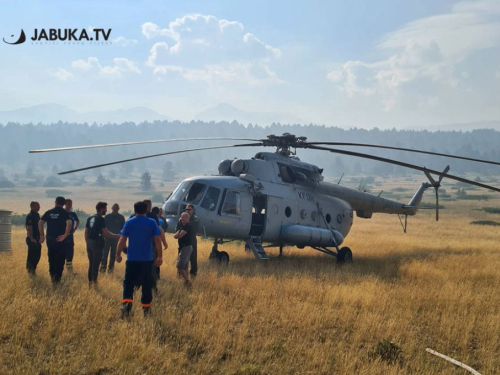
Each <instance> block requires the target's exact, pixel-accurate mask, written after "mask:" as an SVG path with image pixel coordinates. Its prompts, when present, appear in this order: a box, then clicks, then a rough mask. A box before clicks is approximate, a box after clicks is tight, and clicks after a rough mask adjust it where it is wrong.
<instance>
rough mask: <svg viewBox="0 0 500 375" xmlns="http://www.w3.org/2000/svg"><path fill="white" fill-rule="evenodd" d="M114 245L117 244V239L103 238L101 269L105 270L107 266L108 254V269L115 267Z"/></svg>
mask: <svg viewBox="0 0 500 375" xmlns="http://www.w3.org/2000/svg"><path fill="white" fill-rule="evenodd" d="M116 245H118V240H116V239H114V238H105V239H104V250H103V253H102V261H101V269H102V270H106V267H107V266H108V255H109V270H110V271H111V270H113V269H114V268H115V258H116Z"/></svg>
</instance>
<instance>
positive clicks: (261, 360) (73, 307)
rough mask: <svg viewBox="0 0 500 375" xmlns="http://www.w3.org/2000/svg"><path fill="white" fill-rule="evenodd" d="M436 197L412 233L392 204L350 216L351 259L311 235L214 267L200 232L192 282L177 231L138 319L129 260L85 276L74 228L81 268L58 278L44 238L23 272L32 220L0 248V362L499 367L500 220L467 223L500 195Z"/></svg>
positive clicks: (337, 368) (232, 249) (3, 365)
mask: <svg viewBox="0 0 500 375" xmlns="http://www.w3.org/2000/svg"><path fill="white" fill-rule="evenodd" d="M415 186H418V185H415V184H414V183H413V184H412V188H415ZM82 189H83V188H82ZM69 190H72V189H71V188H70V189H69ZM481 193H483V192H481ZM97 195H99V196H97ZM103 196H106V195H105V194H104V193H103ZM10 197H12V198H9V200H8V201H7V200H5V201H4V199H2V203H1V204H0V206H2V207H1V208H10V209H14V210H15V211H17V212H18V213H21V212H26V210H23V207H24V206H25V205H26V201H28V202H29V198H28V196H25V197H22V196H21V195H19V194H18V195H10ZM21 198H22V199H21ZM121 198H122V199H123V196H121ZM132 198H133V197H130V199H132ZM73 199H74V200H75V198H74V197H73ZM81 199H82V200H83V198H81ZM98 199H102V197H101V196H100V194H95V193H94V194H92V192H88V193H87V195H86V196H85V202H81V204H79V203H77V204H75V207H77V208H84V209H85V210H87V211H90V209H91V208H92V206H93V205H94V204H95V203H94V202H95V201H97V200H98ZM405 200H406V199H405ZM52 201H53V200H47V202H45V201H44V200H43V201H42V211H44V210H45V209H48V208H49V207H50V206H51V205H52ZM107 201H108V203H111V202H112V201H113V198H107ZM424 201H429V202H430V201H433V193H432V192H428V193H427V194H426V196H425V199H424ZM130 202H133V200H131V201H130ZM442 203H443V204H444V205H445V206H446V209H444V210H442V211H441V217H440V221H439V222H437V223H436V222H435V220H434V211H433V210H428V211H421V212H420V213H419V214H418V215H417V216H415V217H410V218H409V230H408V233H407V234H404V233H403V231H402V229H401V226H400V224H399V221H398V219H397V217H396V216H393V215H374V217H373V218H372V219H371V220H363V219H358V218H356V219H355V222H354V226H353V229H352V231H351V233H350V235H349V236H348V237H347V239H346V242H345V245H346V246H349V247H351V249H352V250H353V253H354V263H353V264H351V265H342V266H339V265H337V264H336V263H335V260H334V259H333V258H330V257H328V256H326V255H323V254H320V253H317V252H315V251H314V250H310V249H307V248H306V249H304V250H299V249H296V248H293V249H285V251H284V255H285V256H284V257H283V258H278V257H277V256H276V255H277V251H276V250H274V251H271V255H274V256H273V257H272V258H271V259H270V260H269V261H267V262H264V261H256V260H254V259H253V256H251V255H250V254H248V253H245V252H244V251H243V246H242V245H236V244H233V245H224V246H223V247H222V249H223V250H226V251H228V253H229V254H230V256H231V261H230V263H229V265H228V266H227V267H225V268H220V267H218V266H216V265H213V264H211V263H209V262H208V260H207V258H208V254H209V252H210V248H211V244H210V243H209V242H208V241H201V243H200V245H199V259H200V273H199V276H198V278H197V279H196V280H195V281H194V285H193V289H192V291H191V292H190V293H188V292H186V290H185V289H184V287H183V285H182V282H181V281H180V280H178V279H177V278H176V277H175V266H174V263H175V253H176V250H175V248H176V247H175V242H174V240H173V238H171V237H169V238H168V242H169V244H170V246H171V248H170V250H169V251H167V254H166V256H165V257H164V259H165V263H164V266H163V267H162V279H161V280H160V283H159V292H158V295H157V296H156V297H155V299H154V301H153V313H152V316H151V317H150V318H147V319H144V317H143V316H142V311H140V310H141V309H140V306H139V304H137V305H136V306H134V312H135V314H134V315H133V317H132V319H131V321H130V322H124V321H121V320H120V316H119V312H120V301H121V292H122V289H121V280H122V277H123V272H124V265H123V263H122V264H119V265H117V267H116V269H115V273H114V274H113V275H100V279H99V285H98V286H97V288H95V289H89V288H88V284H87V280H86V270H87V264H88V261H87V258H86V253H85V249H84V246H83V238H82V236H83V234H82V232H81V231H78V233H77V234H76V241H77V245H76V251H75V252H76V255H75V261H74V264H75V271H76V273H77V274H76V275H68V273H67V272H65V273H64V275H63V280H62V284H61V285H60V286H58V287H56V288H53V287H52V286H51V284H50V282H49V275H48V265H47V253H46V248H45V246H44V247H43V252H42V260H41V261H40V264H39V267H38V271H37V272H38V276H37V277H35V278H33V279H31V278H29V277H28V275H27V273H26V271H25V258H26V249H25V247H26V246H25V243H24V238H25V231H24V230H23V229H22V228H21V227H16V228H14V230H13V238H12V247H13V251H12V253H11V254H1V255H0V262H1V263H0V264H1V269H2V271H1V272H0V285H1V288H0V300H1V301H2V308H1V310H0V311H1V312H0V314H1V318H0V373H1V374H174V373H179V374H184V373H185V374H248V375H249V374H295V373H300V374H304V373H310V374H437V373H439V374H457V373H458V374H465V373H466V372H465V371H464V370H460V369H458V368H457V367H456V366H454V365H452V364H450V363H448V362H445V361H444V360H442V359H439V358H437V357H434V356H432V355H430V354H428V353H426V352H425V348H427V347H430V348H432V349H435V350H437V351H439V352H441V353H443V354H446V355H448V356H451V357H453V358H455V359H457V360H459V361H462V362H464V363H466V364H468V365H470V366H471V367H473V368H475V369H476V370H478V371H479V372H481V373H482V374H495V373H499V372H500V355H499V353H500V293H499V290H500V251H499V250H500V249H499V247H500V245H499V244H500V229H499V227H492V226H481V225H471V224H470V222H471V221H473V220H497V218H498V219H500V216H498V215H494V214H487V213H485V212H483V211H480V210H477V209H478V208H482V207H484V206H496V207H500V199H495V200H490V201H488V202H484V201H479V202H478V201H456V202H442ZM122 206H123V205H122ZM124 209H128V207H124ZM385 339H386V340H390V341H392V342H393V343H394V344H395V345H397V347H398V348H400V350H401V351H396V352H394V356H393V359H394V360H392V361H391V360H390V359H391V358H388V357H390V356H389V354H391V353H390V347H388V346H386V347H385V351H384V347H383V346H382V347H379V350H378V351H377V350H376V349H377V345H378V344H381V343H383V342H384V340H385Z"/></svg>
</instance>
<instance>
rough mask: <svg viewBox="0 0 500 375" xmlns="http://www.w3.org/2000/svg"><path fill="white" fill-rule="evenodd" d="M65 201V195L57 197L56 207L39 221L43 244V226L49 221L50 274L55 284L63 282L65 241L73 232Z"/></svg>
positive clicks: (48, 250) (48, 252) (48, 251)
mask: <svg viewBox="0 0 500 375" xmlns="http://www.w3.org/2000/svg"><path fill="white" fill-rule="evenodd" d="M65 203H66V199H64V197H57V198H56V201H55V207H54V208H53V209H51V210H48V211H47V212H45V213H44V214H43V216H42V218H41V219H40V221H39V222H38V230H39V231H40V243H41V244H42V243H43V242H44V241H45V233H44V229H43V226H44V224H45V223H47V254H48V256H49V274H50V278H51V280H52V283H53V284H58V283H60V282H61V277H62V273H63V270H64V262H65V260H66V246H65V245H64V241H65V240H66V238H68V236H69V233H70V232H71V219H70V217H69V214H68V213H67V212H66V210H65V209H64V208H63V206H64V204H65Z"/></svg>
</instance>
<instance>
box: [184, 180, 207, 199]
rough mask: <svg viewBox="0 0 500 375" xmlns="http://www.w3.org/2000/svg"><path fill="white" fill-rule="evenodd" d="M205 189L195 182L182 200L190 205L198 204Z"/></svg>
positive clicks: (202, 185) (204, 186)
mask: <svg viewBox="0 0 500 375" xmlns="http://www.w3.org/2000/svg"><path fill="white" fill-rule="evenodd" d="M206 187H207V186H206V185H204V184H200V183H198V182H195V183H194V184H193V186H191V188H190V189H189V192H188V193H187V195H186V198H185V199H184V200H185V201H186V202H188V203H192V204H198V203H200V201H201V197H202V196H203V193H204V192H205V189H206Z"/></svg>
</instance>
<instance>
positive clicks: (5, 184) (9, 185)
mask: <svg viewBox="0 0 500 375" xmlns="http://www.w3.org/2000/svg"><path fill="white" fill-rule="evenodd" d="M14 186H15V185H14V183H13V182H11V181H9V180H0V188H7V189H8V188H13V187H14Z"/></svg>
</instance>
